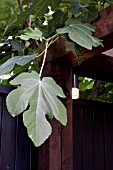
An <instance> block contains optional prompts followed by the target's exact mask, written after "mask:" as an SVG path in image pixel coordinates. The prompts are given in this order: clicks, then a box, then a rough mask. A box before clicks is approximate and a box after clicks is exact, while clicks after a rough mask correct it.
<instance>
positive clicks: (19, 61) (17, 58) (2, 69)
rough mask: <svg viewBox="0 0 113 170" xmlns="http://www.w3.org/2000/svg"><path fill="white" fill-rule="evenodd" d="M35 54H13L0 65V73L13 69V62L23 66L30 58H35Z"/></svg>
mask: <svg viewBox="0 0 113 170" xmlns="http://www.w3.org/2000/svg"><path fill="white" fill-rule="evenodd" d="M36 56H37V54H32V55H27V56H15V57H12V58H10V59H9V60H7V61H6V62H5V63H4V64H2V65H1V66H0V75H3V74H6V73H9V72H10V71H12V70H13V68H14V66H15V64H18V65H21V66H24V65H26V64H27V63H29V62H30V61H31V60H33V59H34V58H36Z"/></svg>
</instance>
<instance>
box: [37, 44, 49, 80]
mask: <svg viewBox="0 0 113 170" xmlns="http://www.w3.org/2000/svg"><path fill="white" fill-rule="evenodd" d="M47 48H48V41H47V42H46V47H45V53H44V58H43V62H42V66H41V69H40V73H39V77H40V78H41V76H42V71H43V68H44V64H45V60H46V56H47Z"/></svg>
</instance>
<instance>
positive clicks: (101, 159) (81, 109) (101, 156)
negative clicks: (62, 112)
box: [73, 100, 113, 170]
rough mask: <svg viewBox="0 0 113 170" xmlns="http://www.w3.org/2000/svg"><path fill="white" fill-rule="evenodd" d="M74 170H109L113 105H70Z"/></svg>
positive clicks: (112, 163)
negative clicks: (71, 108)
mask: <svg viewBox="0 0 113 170" xmlns="http://www.w3.org/2000/svg"><path fill="white" fill-rule="evenodd" d="M73 134H74V136H73V140H74V141H73V143H74V156H73V157H74V170H113V105H111V104H105V103H100V102H93V101H84V100H76V101H74V104H73Z"/></svg>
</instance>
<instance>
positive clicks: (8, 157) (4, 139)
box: [0, 86, 31, 170]
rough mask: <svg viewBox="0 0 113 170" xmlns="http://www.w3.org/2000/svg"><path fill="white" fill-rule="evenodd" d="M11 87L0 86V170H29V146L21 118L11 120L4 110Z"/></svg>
mask: <svg viewBox="0 0 113 170" xmlns="http://www.w3.org/2000/svg"><path fill="white" fill-rule="evenodd" d="M11 90H12V88H11V87H7V88H6V87H4V86H0V170H30V167H31V161H30V159H31V157H30V152H31V151H30V150H31V144H30V140H29V138H28V136H27V133H26V128H25V127H24V126H23V123H22V116H18V117H16V118H13V117H12V116H10V115H9V113H8V111H7V109H6V95H7V94H8V93H9V92H10V91H11Z"/></svg>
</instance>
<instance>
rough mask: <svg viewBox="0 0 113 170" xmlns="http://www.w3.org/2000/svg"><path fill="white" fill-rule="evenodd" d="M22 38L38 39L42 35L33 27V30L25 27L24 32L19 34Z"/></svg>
mask: <svg viewBox="0 0 113 170" xmlns="http://www.w3.org/2000/svg"><path fill="white" fill-rule="evenodd" d="M19 37H20V38H21V39H22V40H29V39H30V38H32V39H36V40H39V39H40V38H43V37H42V32H41V31H40V30H39V29H37V28H35V29H34V30H33V29H32V28H30V27H28V28H26V29H25V30H24V34H22V35H21V36H19Z"/></svg>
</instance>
